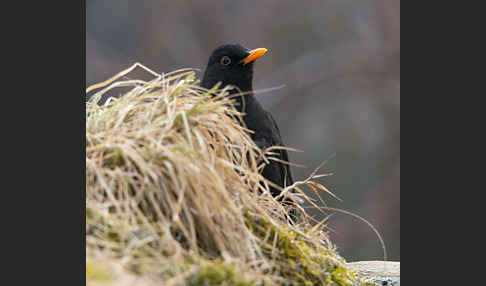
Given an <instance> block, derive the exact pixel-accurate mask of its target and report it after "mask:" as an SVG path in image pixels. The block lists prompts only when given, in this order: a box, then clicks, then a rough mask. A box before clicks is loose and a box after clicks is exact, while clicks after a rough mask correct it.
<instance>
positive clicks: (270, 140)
mask: <svg viewBox="0 0 486 286" xmlns="http://www.w3.org/2000/svg"><path fill="white" fill-rule="evenodd" d="M265 52H266V49H255V50H249V49H247V48H245V47H243V46H241V45H238V44H235V45H223V46H220V47H218V48H216V49H215V50H214V51H213V53H212V54H211V56H210V57H209V61H208V64H207V67H206V70H205V72H204V76H203V80H202V83H201V86H202V87H204V88H207V89H210V88H212V87H213V86H214V85H215V84H216V83H218V82H221V83H222V86H226V85H233V86H236V87H237V88H238V89H239V90H237V89H233V90H232V91H231V93H233V94H234V93H237V92H239V91H241V92H243V93H244V94H245V95H244V96H237V97H236V100H237V104H236V108H237V109H238V110H239V111H240V112H243V113H244V116H243V120H244V122H245V124H246V127H247V128H248V129H250V130H252V131H253V132H254V133H252V134H251V138H252V139H253V141H254V142H255V143H256V144H257V146H258V147H259V148H260V149H262V150H263V149H265V148H268V147H271V146H284V143H283V141H282V138H281V135H280V130H279V128H278V125H277V123H276V122H275V119H274V118H273V117H272V115H271V114H270V113H269V112H268V111H266V110H265V109H263V107H262V106H261V104H260V103H259V102H258V101H257V99H256V97H255V96H254V95H253V94H252V93H251V92H252V90H253V86H252V81H253V64H254V61H255V60H256V59H257V58H259V57H260V56H262V55H263V54H264V53H265ZM275 153H277V158H278V159H280V160H282V161H285V162H289V158H288V154H287V150H284V149H279V150H275ZM262 175H263V176H264V177H265V178H266V179H268V180H269V181H272V182H273V183H275V184H277V185H279V186H281V187H286V186H289V185H292V184H293V179H292V175H291V172H290V166H289V165H287V164H282V163H280V162H276V161H273V160H269V164H267V165H266V166H265V168H264V169H263V172H262ZM270 191H271V193H272V195H273V196H274V197H275V196H278V195H279V194H280V190H278V189H276V188H274V187H271V186H270ZM285 202H287V203H288V202H289V201H288V200H285Z"/></svg>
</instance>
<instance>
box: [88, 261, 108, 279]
mask: <svg viewBox="0 0 486 286" xmlns="http://www.w3.org/2000/svg"><path fill="white" fill-rule="evenodd" d="M112 279H113V277H112V276H111V275H109V271H107V269H106V267H104V266H103V265H99V264H96V263H92V262H90V261H86V280H88V281H89V280H96V281H109V280H112Z"/></svg>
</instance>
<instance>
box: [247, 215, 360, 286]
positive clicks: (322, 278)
mask: <svg viewBox="0 0 486 286" xmlns="http://www.w3.org/2000/svg"><path fill="white" fill-rule="evenodd" d="M245 218H246V223H247V225H248V226H249V227H250V229H251V230H252V232H253V233H254V234H255V235H256V236H257V237H258V238H260V239H261V247H262V249H263V250H264V254H265V255H267V256H268V257H269V258H273V259H274V261H276V262H277V265H278V271H279V272H280V273H279V274H280V275H281V276H282V277H283V278H285V279H287V280H289V281H290V282H291V284H294V285H323V284H324V285H339V286H347V285H356V283H357V281H358V280H357V278H358V277H357V276H356V274H354V272H352V271H349V270H348V269H347V268H345V267H343V265H344V261H342V259H340V258H338V256H337V254H335V253H333V252H332V251H325V250H323V249H322V248H321V247H319V246H318V245H316V244H315V243H313V242H311V241H309V240H306V239H305V238H304V237H303V236H302V235H300V234H298V233H296V232H294V231H292V230H290V229H288V228H286V227H285V226H281V227H279V228H278V229H277V228H276V227H275V226H273V225H270V224H269V223H268V222H267V221H265V220H264V219H263V218H261V217H253V216H251V215H249V214H248V213H246V214H245ZM275 237H276V238H275ZM265 238H267V241H265ZM274 241H276V245H275V248H274V247H273V243H274Z"/></svg>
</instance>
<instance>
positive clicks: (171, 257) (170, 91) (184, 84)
mask: <svg viewBox="0 0 486 286" xmlns="http://www.w3.org/2000/svg"><path fill="white" fill-rule="evenodd" d="M136 66H141V65H139V64H138V65H134V66H133V67H132V68H130V69H129V70H125V71H122V72H121V73H120V74H119V76H118V77H117V76H115V77H113V78H112V79H110V80H108V81H105V82H103V83H101V84H97V85H95V86H93V87H90V88H88V91H92V90H94V89H96V88H103V89H102V90H100V91H98V92H96V93H95V94H94V95H93V96H92V97H90V98H89V100H88V101H87V102H86V114H87V117H86V227H87V228H86V233H87V235H86V251H87V252H86V253H87V269H86V275H87V284H88V285H101V284H107V285H120V284H122V285H123V284H127V283H128V284H130V283H132V282H133V281H134V280H133V279H139V280H137V285H138V284H140V285H152V284H155V283H160V282H161V281H163V282H164V283H165V284H164V285H242V286H243V285H319V284H321V285H357V284H356V283H358V282H357V281H358V280H357V279H358V277H356V275H355V274H354V273H352V272H350V271H348V270H347V269H346V267H345V262H344V260H343V259H342V258H341V257H339V255H338V254H337V253H336V251H335V249H334V247H333V245H332V243H331V242H330V241H329V239H328V237H327V235H326V233H325V232H324V229H325V226H326V225H325V223H321V224H320V225H318V226H314V227H313V226H312V225H311V223H310V219H311V218H310V217H308V216H307V215H306V213H305V211H304V210H303V209H302V208H300V209H299V212H300V216H301V217H302V222H300V223H299V224H297V225H291V224H289V223H288V222H287V219H286V218H287V217H288V213H287V211H288V210H287V209H285V208H284V207H283V206H282V205H281V204H279V203H278V202H277V201H276V200H275V199H274V198H272V197H271V196H270V192H269V190H268V184H271V183H270V182H268V181H266V180H265V179H264V178H263V177H262V176H261V175H260V171H261V169H262V167H263V164H264V162H265V160H266V159H267V158H268V157H271V150H259V149H258V147H257V146H256V145H255V143H254V142H253V141H252V140H251V138H250V136H249V134H250V133H249V132H250V131H248V130H247V129H246V128H245V127H243V126H242V120H241V116H242V114H240V113H238V112H237V110H236V109H235V107H234V105H233V104H234V102H233V99H231V98H229V97H228V96H227V95H228V91H229V88H230V87H224V88H222V89H219V88H218V87H215V88H213V89H212V90H205V89H202V88H200V87H198V86H197V84H198V82H197V81H196V80H195V74H194V71H192V70H187V69H186V70H181V71H176V72H173V73H170V74H165V75H159V74H157V73H155V72H153V71H151V70H150V69H148V68H146V67H143V66H142V67H143V68H144V69H145V70H147V71H149V72H150V73H151V74H152V75H153V76H154V79H153V80H151V81H141V80H129V81H116V80H118V79H119V77H121V76H124V75H126V74H127V73H128V72H129V71H131V70H132V69H133V68H135V67H136ZM105 86H106V87H105ZM119 86H125V87H126V86H131V87H132V89H131V90H130V91H129V92H127V93H125V94H124V95H123V96H121V97H119V98H110V99H109V100H108V101H106V102H105V103H104V104H99V101H100V99H101V97H102V96H103V94H105V93H106V92H107V91H109V90H111V89H114V88H116V87H119ZM306 185H307V186H309V188H311V189H312V190H313V191H314V192H317V190H321V191H323V192H327V190H326V189H325V188H324V187H323V186H322V185H319V184H316V183H313V182H312V181H311V180H309V179H308V180H305V181H303V182H302V183H301V184H300V185H299V184H294V185H293V186H290V187H288V188H286V189H285V192H284V194H285V195H287V196H292V194H291V193H290V192H289V191H290V189H295V190H296V191H298V192H301V193H302V194H301V196H303V197H304V198H305V199H307V200H309V198H307V197H306V196H305V194H304V192H302V190H301V189H300V187H303V186H306ZM100 269H102V270H100ZM114 277H115V278H114ZM134 277H135V278H134ZM130 281H132V282H130ZM110 283H111V284H110ZM128 284H127V285H128ZM159 285H160V284H159Z"/></svg>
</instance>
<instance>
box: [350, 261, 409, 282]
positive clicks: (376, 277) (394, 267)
mask: <svg viewBox="0 0 486 286" xmlns="http://www.w3.org/2000/svg"><path fill="white" fill-rule="evenodd" d="M347 265H348V266H349V267H350V268H351V269H353V270H355V271H357V272H358V273H360V274H361V275H363V276H365V277H366V278H370V279H372V280H373V281H374V282H375V283H376V285H380V286H383V285H387V286H400V262H397V261H387V262H383V261H357V262H349V263H348V264H347Z"/></svg>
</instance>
